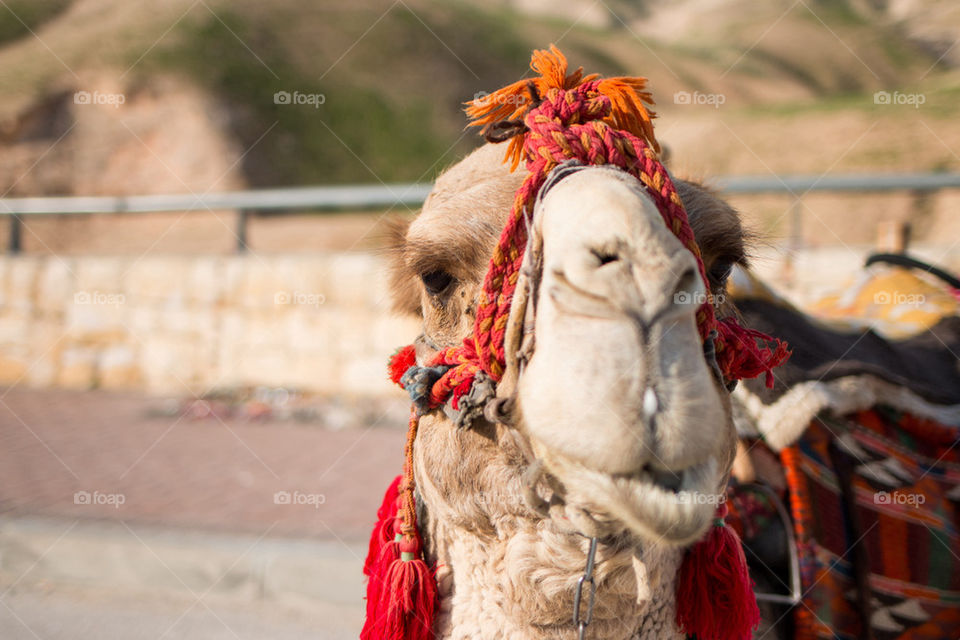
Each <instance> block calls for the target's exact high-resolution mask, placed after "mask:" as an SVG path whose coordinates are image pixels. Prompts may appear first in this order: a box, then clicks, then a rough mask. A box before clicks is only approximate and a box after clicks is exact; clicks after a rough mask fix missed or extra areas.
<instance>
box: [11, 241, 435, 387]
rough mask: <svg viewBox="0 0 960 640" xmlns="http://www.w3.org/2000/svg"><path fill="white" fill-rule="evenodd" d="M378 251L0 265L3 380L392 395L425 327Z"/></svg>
mask: <svg viewBox="0 0 960 640" xmlns="http://www.w3.org/2000/svg"><path fill="white" fill-rule="evenodd" d="M388 307H389V300H388V292H387V287H386V277H385V270H384V264H383V261H382V260H380V259H379V258H378V257H377V256H375V255H371V254H367V253H331V254H324V255H317V254H304V255H283V256H262V255H248V256H235V257H212V256H202V257H194V256H182V257H180V256H157V257H149V256H148V257H143V258H139V259H138V258H134V257H99V256H98V257H92V256H91V257H58V256H51V255H46V256H16V257H10V256H3V257H0V384H27V385H31V386H61V387H70V388H79V389H88V388H93V387H102V388H111V389H124V388H126V389H141V390H147V391H149V392H152V393H160V394H176V395H185V394H188V393H197V394H199V393H203V392H205V391H208V390H211V389H216V388H224V387H232V386H245V385H276V386H281V385H282V386H287V387H290V388H296V389H302V390H305V391H311V392H319V393H330V394H349V395H369V394H375V395H379V394H385V393H389V392H390V384H389V382H387V381H386V378H385V375H386V374H385V362H386V358H387V356H388V355H389V354H390V353H392V352H393V350H394V349H396V348H397V346H399V345H401V344H405V343H409V342H410V341H411V340H412V338H413V337H414V336H415V335H416V333H417V323H416V322H415V321H414V320H412V319H405V318H397V317H395V316H392V315H391V314H390V313H389V312H388Z"/></svg>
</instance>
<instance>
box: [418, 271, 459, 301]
mask: <svg viewBox="0 0 960 640" xmlns="http://www.w3.org/2000/svg"><path fill="white" fill-rule="evenodd" d="M420 279H421V280H423V286H424V287H426V289H427V293H429V294H430V295H432V296H435V295H439V294H441V293H443V292H444V290H446V288H447V287H449V286H450V283H451V282H453V276H452V275H450V274H449V273H447V272H446V271H431V272H430V273H425V274H423V275H422V276H420Z"/></svg>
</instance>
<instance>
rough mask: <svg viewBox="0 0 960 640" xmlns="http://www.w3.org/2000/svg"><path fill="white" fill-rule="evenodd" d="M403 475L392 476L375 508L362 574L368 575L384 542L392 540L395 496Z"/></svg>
mask: <svg viewBox="0 0 960 640" xmlns="http://www.w3.org/2000/svg"><path fill="white" fill-rule="evenodd" d="M402 479H403V476H397V477H396V478H394V480H393V482H391V483H390V486H389V487H387V492H386V493H385V494H384V495H383V502H382V503H381V504H380V508H379V509H377V524H375V525H373V532H372V533H371V534H370V544H369V545H368V547H367V559H366V560H364V562H363V575H365V576H369V575H370V569H371V568H372V567H373V564H374V563H375V562H376V561H377V559H378V558H379V557H380V554H381V551H382V550H383V547H384V545H385V544H387V543H388V542H390V541H391V540H393V537H394V535H395V533H396V532H395V531H394V526H393V525H394V519H395V517H396V515H397V507H398V505H397V498H398V497H399V495H400V481H401V480H402Z"/></svg>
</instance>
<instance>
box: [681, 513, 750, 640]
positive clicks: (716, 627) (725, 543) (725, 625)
mask: <svg viewBox="0 0 960 640" xmlns="http://www.w3.org/2000/svg"><path fill="white" fill-rule="evenodd" d="M726 512H727V508H726V505H725V504H724V505H720V508H719V509H718V510H717V523H716V524H715V525H714V526H712V527H710V531H708V532H707V534H706V536H705V537H704V538H703V539H701V540H700V541H699V542H697V544H695V545H694V546H693V547H691V548H690V549H688V550H687V554H686V556H684V559H683V564H681V566H680V577H679V580H678V582H677V624H678V625H679V626H680V629H681V630H682V631H683V632H684V633H686V634H687V635H691V636H696V637H697V640H750V638H751V637H752V636H753V630H754V629H756V628H757V626H758V625H759V624H760V610H759V608H758V607H757V599H756V596H754V593H753V580H751V579H750V572H749V569H748V568H747V559H746V557H745V556H744V555H743V546H742V545H741V543H740V538H738V537H737V534H736V532H734V530H733V529H731V528H730V527H729V525H727V524H724V523H723V517H724V516H725V515H726Z"/></svg>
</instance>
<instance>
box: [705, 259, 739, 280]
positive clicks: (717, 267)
mask: <svg viewBox="0 0 960 640" xmlns="http://www.w3.org/2000/svg"><path fill="white" fill-rule="evenodd" d="M732 270H733V263H732V262H728V261H726V260H717V261H716V262H714V263H713V266H711V267H710V272H709V273H708V274H707V275H709V276H710V280H712V281H713V282H715V283H717V284H719V285H720V286H723V285H724V284H726V282H727V278H729V277H730V272H731V271H732Z"/></svg>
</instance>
